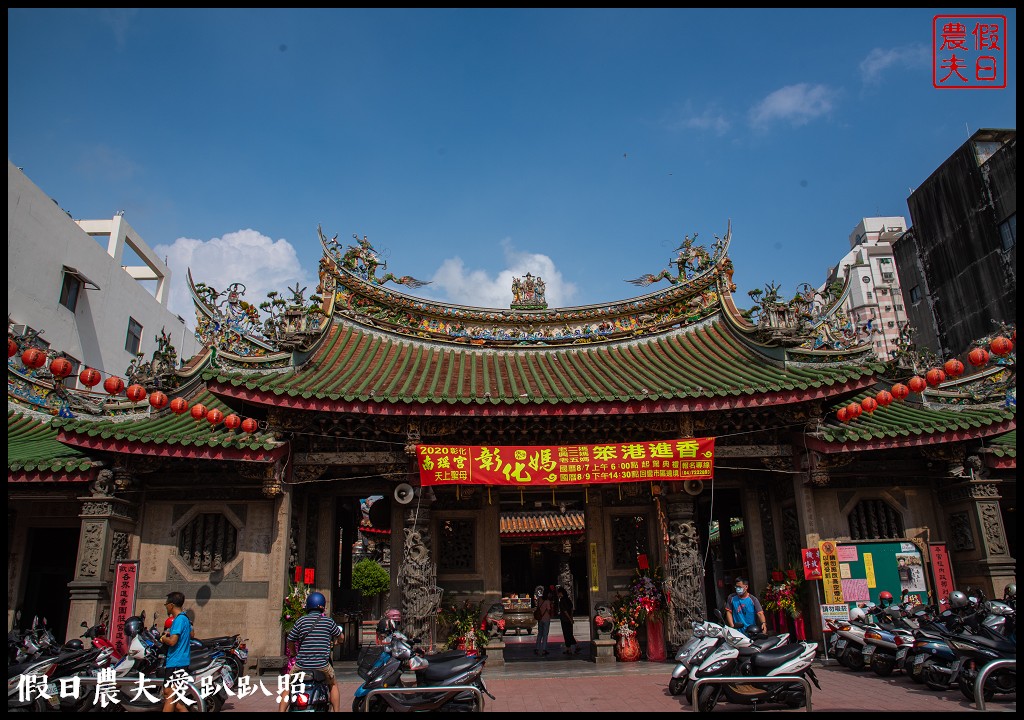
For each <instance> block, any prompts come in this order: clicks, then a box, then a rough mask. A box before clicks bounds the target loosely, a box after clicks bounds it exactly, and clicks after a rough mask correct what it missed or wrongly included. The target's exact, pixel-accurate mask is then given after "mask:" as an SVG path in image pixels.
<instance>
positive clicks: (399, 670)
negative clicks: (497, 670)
mask: <svg viewBox="0 0 1024 720" xmlns="http://www.w3.org/2000/svg"><path fill="white" fill-rule="evenodd" d="M417 642H418V641H416V640H412V641H410V640H409V639H408V638H407V637H406V636H405V635H403V634H402V633H401V632H398V631H395V632H393V633H391V635H390V637H389V638H388V640H387V644H386V645H385V646H384V650H383V651H382V652H381V653H380V655H379V656H378V657H377V658H376V659H375V660H374V661H373V664H372V666H371V668H370V669H369V670H368V671H366V675H367V676H368V677H364V680H365V682H364V683H363V684H362V685H360V686H359V688H357V689H356V692H355V696H354V697H353V699H352V711H353V712H364V711H366V712H383V711H391V712H421V711H441V712H472V711H475V710H483V708H482V707H478V705H477V696H476V693H475V692H472V691H471V690H469V688H476V689H477V690H478V691H479V692H480V693H482V694H484V695H487V696H488V697H489V698H491V699H492V700H493V699H494V696H493V695H491V693H490V692H488V690H487V686H486V685H485V684H484V679H483V669H484V663H485V660H484V658H483V657H480V656H472V655H467V654H466V653H465V652H464V651H461V650H452V651H449V652H444V653H437V654H435V655H426V654H425V653H423V652H422V650H421V649H419V648H415V649H414V645H415V644H416V643H417ZM405 671H411V672H413V673H414V674H415V676H416V687H418V688H423V690H424V691H423V692H422V693H409V694H406V693H386V692H385V693H376V694H373V695H371V694H370V691H371V690H375V689H378V688H401V687H407V685H406V684H405V683H404V681H403V673H404V672H405ZM432 686H433V687H456V688H458V687H464V688H466V690H459V689H454V690H444V691H441V690H435V691H431V690H430V688H431V687H432Z"/></svg>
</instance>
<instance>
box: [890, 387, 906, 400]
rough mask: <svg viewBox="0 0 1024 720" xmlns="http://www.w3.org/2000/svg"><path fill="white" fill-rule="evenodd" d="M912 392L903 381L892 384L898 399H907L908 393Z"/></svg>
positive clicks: (894, 394) (893, 391)
mask: <svg viewBox="0 0 1024 720" xmlns="http://www.w3.org/2000/svg"><path fill="white" fill-rule="evenodd" d="M909 394H910V388H908V387H907V386H906V385H904V384H903V383H896V384H895V385H893V386H892V396H893V397H894V398H896V399H897V400H905V399H906V397H907V395H909Z"/></svg>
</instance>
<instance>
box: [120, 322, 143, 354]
mask: <svg viewBox="0 0 1024 720" xmlns="http://www.w3.org/2000/svg"><path fill="white" fill-rule="evenodd" d="M141 347H142V325H140V324H139V323H138V322H137V321H136V320H135V318H132V317H130V318H128V337H126V338H125V340H124V349H125V350H127V351H128V352H130V353H131V354H132V355H138V354H139V348H141Z"/></svg>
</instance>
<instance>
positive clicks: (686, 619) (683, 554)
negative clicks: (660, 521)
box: [665, 493, 707, 650]
mask: <svg viewBox="0 0 1024 720" xmlns="http://www.w3.org/2000/svg"><path fill="white" fill-rule="evenodd" d="M665 499H666V506H667V508H666V515H668V568H667V570H666V573H665V584H666V586H667V589H668V591H669V592H670V593H671V595H672V602H671V604H670V605H669V613H668V618H667V619H666V621H665V632H666V634H667V636H668V643H669V646H670V647H671V648H672V649H673V650H674V649H675V648H678V647H679V646H680V645H682V644H683V643H685V642H686V641H687V640H689V639H690V634H691V631H692V628H693V621H694V620H704V619H705V618H706V617H707V604H706V602H705V600H704V563H703V561H702V560H701V556H700V540H699V535H698V533H697V522H696V502H695V498H694V497H693V496H691V495H687V494H685V493H671V494H669V495H667V496H666V498H665Z"/></svg>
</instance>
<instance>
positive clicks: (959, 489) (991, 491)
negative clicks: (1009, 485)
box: [939, 482, 999, 504]
mask: <svg viewBox="0 0 1024 720" xmlns="http://www.w3.org/2000/svg"><path fill="white" fill-rule="evenodd" d="M998 497H999V488H998V487H997V486H996V484H995V483H979V482H972V483H962V484H959V485H955V486H954V487H951V488H946V489H945V490H943V491H942V492H940V493H939V500H941V501H942V503H943V504H948V503H953V502H957V501H959V500H981V499H988V498H998Z"/></svg>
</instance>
